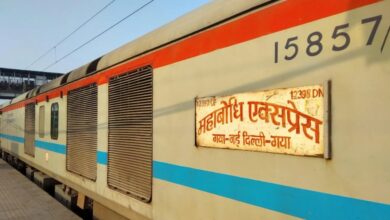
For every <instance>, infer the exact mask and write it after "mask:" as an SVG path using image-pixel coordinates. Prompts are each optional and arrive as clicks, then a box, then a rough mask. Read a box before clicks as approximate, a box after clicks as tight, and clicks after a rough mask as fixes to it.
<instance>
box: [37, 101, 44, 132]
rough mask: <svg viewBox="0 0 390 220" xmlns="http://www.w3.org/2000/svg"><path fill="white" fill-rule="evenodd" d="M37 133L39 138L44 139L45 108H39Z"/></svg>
mask: <svg viewBox="0 0 390 220" xmlns="http://www.w3.org/2000/svg"><path fill="white" fill-rule="evenodd" d="M38 129H39V130H38V133H39V137H40V138H44V137H45V106H43V105H42V106H40V107H39V128H38Z"/></svg>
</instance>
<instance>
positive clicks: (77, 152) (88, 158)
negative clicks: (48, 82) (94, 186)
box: [66, 84, 97, 181]
mask: <svg viewBox="0 0 390 220" xmlns="http://www.w3.org/2000/svg"><path fill="white" fill-rule="evenodd" d="M66 141H67V156H66V168H67V170H69V171H71V172H74V173H77V174H79V175H81V176H84V177H86V178H88V179H90V180H94V181H95V180H96V172H97V171H96V169H97V168H96V166H97V164H96V153H97V152H96V151H97V86H96V84H91V85H89V86H87V87H83V88H79V89H75V90H72V91H69V93H68V104H67V134H66Z"/></svg>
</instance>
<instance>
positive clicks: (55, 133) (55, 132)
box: [50, 102, 60, 140]
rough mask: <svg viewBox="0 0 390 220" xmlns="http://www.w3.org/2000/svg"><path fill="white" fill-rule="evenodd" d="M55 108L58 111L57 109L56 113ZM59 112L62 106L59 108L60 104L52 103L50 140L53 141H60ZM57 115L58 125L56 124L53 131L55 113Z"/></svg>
mask: <svg viewBox="0 0 390 220" xmlns="http://www.w3.org/2000/svg"><path fill="white" fill-rule="evenodd" d="M54 106H56V107H57V109H56V111H54V110H53V107H54ZM59 110H60V106H59V104H58V102H54V103H52V104H51V106H50V138H51V139H52V140H58V133H59V132H58V128H59V124H60V123H59V121H60V120H59V116H60V113H59ZM55 112H56V113H57V117H56V119H57V124H56V129H53V128H54V120H53V119H54V117H53V116H54V115H53V114H54V113H55Z"/></svg>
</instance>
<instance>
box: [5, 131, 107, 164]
mask: <svg viewBox="0 0 390 220" xmlns="http://www.w3.org/2000/svg"><path fill="white" fill-rule="evenodd" d="M0 138H5V139H8V140H11V141H15V142H19V143H24V138H23V137H18V136H13V135H8V134H1V133H0ZM35 146H36V147H37V148H41V149H45V150H49V151H52V152H55V153H59V154H63V155H66V145H63V144H56V143H51V142H47V141H38V140H36V141H35ZM96 160H97V163H99V164H102V165H107V152H104V151H97V154H96Z"/></svg>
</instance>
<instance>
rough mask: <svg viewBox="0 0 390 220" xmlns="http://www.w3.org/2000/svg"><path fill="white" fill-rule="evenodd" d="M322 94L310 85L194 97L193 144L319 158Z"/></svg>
mask: <svg viewBox="0 0 390 220" xmlns="http://www.w3.org/2000/svg"><path fill="white" fill-rule="evenodd" d="M325 93H326V92H325V91H324V86H322V85H315V86H305V87H298V88H287V89H274V90H267V91H261V92H251V93H240V94H235V95H232V96H224V97H205V98H196V100H195V103H196V145H197V146H203V147H214V148H229V149H239V150H250V151H263V152H272V153H283V154H293V155H308V156H323V155H324V153H325V150H326V149H325V147H326V146H325V144H324V143H325V142H326V140H325V134H327V132H325V131H326V126H327V125H326V122H325V121H326V119H327V117H326V113H327V109H326V108H325V107H324V106H326V95H325Z"/></svg>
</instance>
